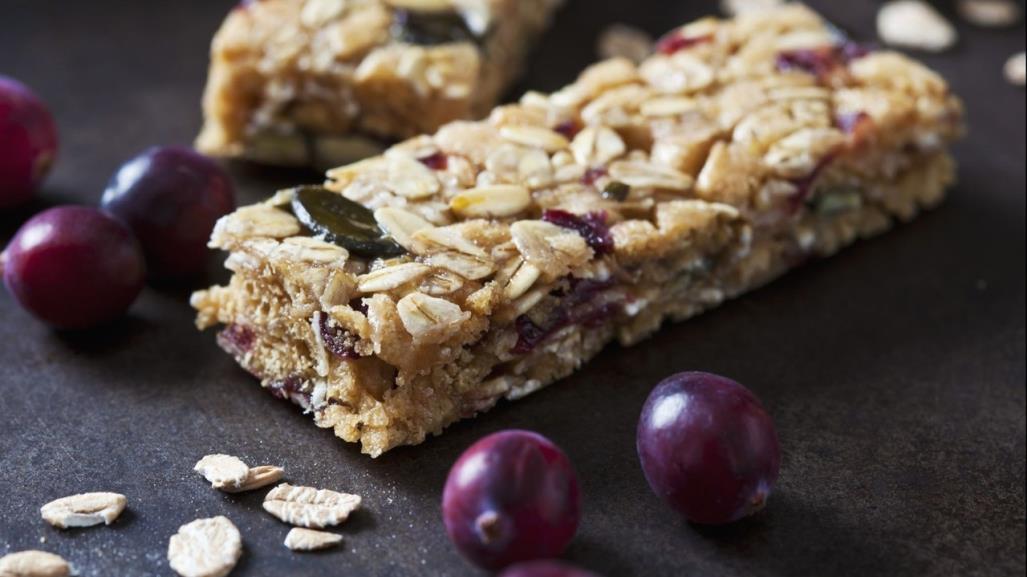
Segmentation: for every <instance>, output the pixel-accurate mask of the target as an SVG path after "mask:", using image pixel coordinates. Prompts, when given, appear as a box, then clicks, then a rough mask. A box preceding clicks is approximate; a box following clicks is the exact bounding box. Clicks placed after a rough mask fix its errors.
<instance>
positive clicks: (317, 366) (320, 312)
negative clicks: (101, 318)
mask: <svg viewBox="0 0 1027 577" xmlns="http://www.w3.org/2000/svg"><path fill="white" fill-rule="evenodd" d="M961 132H962V106H961V104H960V101H959V100H958V99H957V98H956V97H954V96H953V95H952V94H951V93H950V92H949V90H948V88H947V86H946V83H945V82H944V81H943V80H942V78H940V77H939V76H938V75H937V74H935V73H933V72H931V71H930V70H928V69H926V68H925V67H923V66H921V65H920V64H917V63H915V62H913V61H912V60H910V59H908V58H906V57H905V56H902V55H900V54H897V53H894V52H887V51H882V52H871V51H867V50H865V49H863V48H861V47H859V46H856V45H854V44H852V43H850V42H848V41H846V40H845V39H844V38H840V37H838V36H837V32H836V30H835V29H834V28H833V27H831V26H829V25H827V24H826V23H825V22H824V21H823V20H821V18H820V17H818V16H817V15H816V14H815V13H813V12H812V11H810V10H809V9H808V8H805V7H803V6H800V5H789V6H787V7H784V8H781V9H779V10H774V11H770V12H760V13H754V14H751V15H742V16H740V17H738V18H736V19H734V20H717V19H712V18H711V19H705V20H701V21H698V22H695V23H693V24H689V25H687V26H684V27H682V28H680V29H678V30H675V31H673V32H672V33H670V34H669V35H668V36H667V37H665V38H664V39H663V40H661V41H660V42H659V44H658V46H657V51H656V53H655V54H654V55H653V56H651V57H650V58H648V59H646V60H645V61H644V62H643V63H641V64H640V65H635V64H633V63H631V62H629V61H627V60H610V61H606V62H602V63H599V64H597V65H595V66H593V67H591V68H589V69H588V70H586V71H585V72H584V73H583V74H582V75H581V77H580V78H579V79H578V80H577V82H575V83H574V84H572V85H570V86H568V87H566V88H564V89H562V90H560V91H558V92H556V93H554V94H550V95H543V94H538V93H529V94H527V95H525V96H524V98H523V99H522V100H521V101H520V103H519V104H516V105H510V106H502V107H499V108H497V109H495V110H494V111H493V112H492V114H491V116H490V117H489V118H488V119H487V120H484V121H481V122H456V123H452V124H449V125H447V126H445V127H443V128H442V129H441V130H440V131H438V132H437V133H436V134H435V135H434V136H420V137H416V138H413V139H411V140H408V141H406V142H403V143H401V144H399V145H397V146H395V147H393V148H391V149H390V150H388V151H387V152H386V153H385V154H384V155H382V156H380V157H375V158H372V159H369V160H366V161H363V162H360V163H357V164H354V165H350V166H344V167H341V168H337V169H334V170H331V171H330V172H329V173H328V180H327V182H326V183H325V184H324V185H323V187H322V186H314V187H301V188H298V189H294V190H288V191H284V192H281V193H279V194H278V195H276V196H275V197H274V198H272V199H270V200H269V201H267V202H265V203H262V204H258V205H255V206H251V207H247V208H243V209H241V210H239V211H238V212H236V213H235V214H233V215H230V216H228V217H225V218H224V219H223V220H222V221H221V222H220V223H219V224H218V226H217V228H216V230H215V232H214V235H213V239H212V242H211V245H212V246H213V247H217V248H220V249H224V250H227V251H229V252H230V253H231V254H230V256H229V257H228V260H227V263H226V265H227V267H228V268H229V269H230V270H231V271H232V272H233V273H234V275H233V277H232V279H231V281H230V283H229V284H228V286H223V287H214V288H211V289H210V290H207V291H203V292H199V293H197V294H195V295H194V297H193V305H194V306H195V308H196V309H198V311H199V316H198V321H197V322H198V325H199V327H200V328H208V327H212V326H215V325H225V328H223V329H222V330H221V332H220V334H219V337H218V341H219V342H220V344H221V346H222V347H223V348H224V349H225V350H226V351H228V352H229V353H230V354H232V355H233V356H234V357H235V358H236V359H237V360H238V362H239V363H240V364H241V365H242V366H243V367H244V368H245V369H246V370H248V371H249V372H251V373H252V374H254V375H256V376H257V377H258V378H259V379H260V380H261V383H262V384H263V386H264V387H265V388H267V389H268V390H269V391H270V392H272V393H273V394H274V395H276V396H278V397H280V398H283V399H289V400H291V401H293V402H294V403H297V404H299V405H301V406H302V407H303V408H304V409H305V410H306V411H308V412H309V413H311V414H312V415H313V417H314V419H315V421H316V423H317V424H318V425H319V426H321V427H326V428H332V429H334V431H335V433H336V434H337V435H338V436H339V437H341V438H343V439H345V440H347V441H351V442H357V441H359V442H361V443H362V445H363V450H364V451H365V452H366V453H369V454H371V455H373V456H377V455H380V454H381V453H382V452H384V451H387V450H389V449H391V448H393V447H396V446H398V445H405V444H416V443H420V442H421V441H423V440H424V439H425V437H426V435H428V434H429V433H432V434H438V433H440V432H441V431H442V430H443V428H444V427H446V426H447V425H449V424H450V423H453V422H454V421H457V420H459V419H463V418H469V417H472V416H474V415H476V414H477V413H480V412H482V411H485V410H487V409H489V408H490V407H492V406H493V405H495V404H496V403H497V402H498V401H499V400H501V399H504V398H505V399H519V398H521V397H524V396H525V395H527V394H530V393H532V392H535V391H537V390H539V389H541V388H542V387H544V386H546V385H549V384H550V383H553V382H554V381H556V380H558V379H560V378H562V377H565V376H567V375H569V374H570V373H572V372H573V371H575V370H576V369H577V368H579V367H580V366H581V365H582V364H583V363H584V362H586V361H587V360H588V359H589V358H591V357H592V356H594V355H595V354H597V353H598V352H599V351H600V350H601V349H602V348H603V347H604V346H605V345H606V344H608V343H610V342H611V341H613V340H615V339H616V340H618V341H620V342H621V343H623V344H625V345H631V344H635V343H638V342H639V341H641V340H642V339H644V338H645V337H647V336H649V335H651V334H652V333H653V332H654V331H656V330H657V329H658V328H659V327H660V325H661V324H662V323H663V322H664V321H666V320H674V321H679V320H683V319H687V318H689V317H691V316H693V315H696V314H698V313H700V312H702V311H704V310H706V309H708V308H710V307H713V306H715V305H717V304H719V303H721V302H723V301H724V300H725V299H728V298H731V297H734V296H736V295H739V294H741V293H744V292H746V291H749V290H752V289H753V288H755V287H758V286H760V285H762V284H764V283H767V282H769V281H771V280H772V279H774V278H775V277H777V276H779V275H781V274H782V273H784V272H786V271H787V270H789V269H791V268H793V267H795V266H797V265H799V264H801V263H803V262H805V261H807V260H808V259H810V258H816V257H824V256H828V255H831V254H833V253H835V252H836V251H838V250H839V249H841V248H843V247H845V246H846V245H849V244H851V243H852V242H854V241H856V240H857V239H859V238H862V237H868V236H873V235H876V234H879V233H881V232H883V231H885V230H887V229H888V228H890V227H891V226H892V225H894V224H896V223H898V222H904V221H908V220H910V219H912V218H913V217H914V216H916V215H917V214H918V212H920V211H921V210H922V209H925V208H929V207H932V206H934V205H936V204H937V203H939V202H940V201H941V200H942V198H943V195H944V191H945V189H946V188H947V187H948V186H949V185H950V184H951V183H952V182H953V180H954V176H955V171H954V162H953V160H952V158H951V156H950V155H949V153H948V152H947V150H946V148H947V145H948V144H949V143H951V142H952V141H953V140H955V139H956V138H958V137H959V136H960V134H961Z"/></svg>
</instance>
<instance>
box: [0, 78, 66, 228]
mask: <svg viewBox="0 0 1027 577" xmlns="http://www.w3.org/2000/svg"><path fill="white" fill-rule="evenodd" d="M56 157H57V125H56V124H55V123H54V120H53V116H52V115H51V114H50V111H49V110H47V108H46V105H45V104H43V102H42V101H41V100H40V99H39V98H38V97H37V96H36V95H35V94H34V93H33V92H32V91H31V90H29V88H28V87H26V86H25V85H24V84H21V83H20V82H18V81H16V80H14V79H11V78H7V77H6V76H0V208H7V207H11V206H15V205H18V204H21V203H24V202H25V201H27V200H29V199H30V198H32V195H33V194H35V192H36V189H38V188H39V185H40V184H42V182H43V179H44V178H46V175H47V174H48V173H49V172H50V167H51V166H52V165H53V161H54V159H55V158H56Z"/></svg>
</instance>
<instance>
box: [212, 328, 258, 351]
mask: <svg viewBox="0 0 1027 577" xmlns="http://www.w3.org/2000/svg"><path fill="white" fill-rule="evenodd" d="M256 340H257V335H256V334H255V333H254V332H253V329H251V328H250V327H247V326H245V325H238V324H233V325H228V326H227V327H225V328H224V329H223V330H222V331H221V332H219V333H218V336H217V341H218V345H220V346H221V348H222V349H224V350H225V351H226V352H227V353H229V354H231V355H232V356H235V357H241V356H244V355H245V354H246V353H248V352H250V350H252V349H253V343H254V341H256Z"/></svg>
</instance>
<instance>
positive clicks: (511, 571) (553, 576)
mask: <svg viewBox="0 0 1027 577" xmlns="http://www.w3.org/2000/svg"><path fill="white" fill-rule="evenodd" d="M499 577H599V576H598V575H596V574H595V573H592V572H591V571H585V570H584V569H579V568H577V567H575V566H573V565H569V564H567V563H564V562H562V561H528V562H527V563H518V564H516V565H513V566H511V567H508V568H507V569H506V570H505V571H503V572H502V573H500V574H499Z"/></svg>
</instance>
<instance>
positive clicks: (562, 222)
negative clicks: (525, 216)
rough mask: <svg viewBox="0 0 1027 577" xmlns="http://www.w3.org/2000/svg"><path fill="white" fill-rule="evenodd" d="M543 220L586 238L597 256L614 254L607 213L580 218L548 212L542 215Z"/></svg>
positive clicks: (597, 213) (589, 214)
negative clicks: (607, 223)
mask: <svg viewBox="0 0 1027 577" xmlns="http://www.w3.org/2000/svg"><path fill="white" fill-rule="evenodd" d="M542 220H544V221H546V222H548V223H552V224H555V225H556V226H562V227H563V228H569V229H571V230H574V231H576V232H577V233H578V234H580V235H581V236H582V237H584V239H585V242H587V243H588V246H590V247H592V250H594V251H595V253H596V255H604V254H610V253H612V252H613V248H614V247H613V236H612V235H611V234H610V227H608V226H607V225H606V213H605V212H590V213H588V214H585V215H582V216H578V215H576V214H571V213H569V212H567V211H564V210H547V211H545V212H544V213H542Z"/></svg>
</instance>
